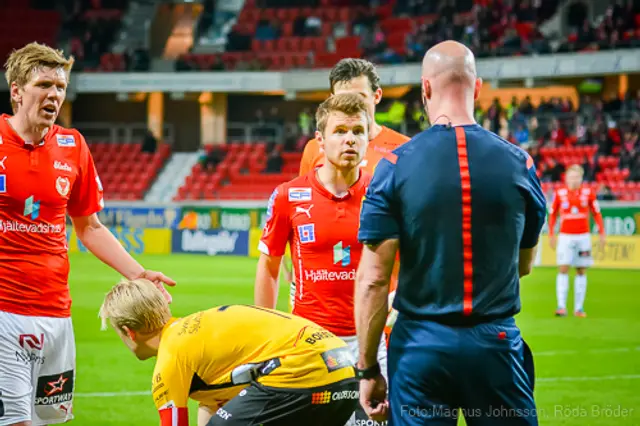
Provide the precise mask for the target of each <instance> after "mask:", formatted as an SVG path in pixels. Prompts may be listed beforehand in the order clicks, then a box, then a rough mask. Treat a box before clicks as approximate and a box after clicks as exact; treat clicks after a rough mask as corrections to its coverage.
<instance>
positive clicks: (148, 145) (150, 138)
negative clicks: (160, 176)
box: [141, 130, 158, 154]
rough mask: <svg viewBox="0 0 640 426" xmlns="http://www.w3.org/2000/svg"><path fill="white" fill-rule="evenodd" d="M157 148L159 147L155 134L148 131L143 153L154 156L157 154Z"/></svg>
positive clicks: (142, 149) (145, 136)
mask: <svg viewBox="0 0 640 426" xmlns="http://www.w3.org/2000/svg"><path fill="white" fill-rule="evenodd" d="M157 147H158V140H157V139H156V137H155V136H154V135H153V132H151V130H147V132H146V133H145V135H144V139H142V147H141V151H142V152H148V153H151V154H154V153H155V152H156V148H157Z"/></svg>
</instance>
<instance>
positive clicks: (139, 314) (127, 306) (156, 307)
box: [99, 278, 171, 332]
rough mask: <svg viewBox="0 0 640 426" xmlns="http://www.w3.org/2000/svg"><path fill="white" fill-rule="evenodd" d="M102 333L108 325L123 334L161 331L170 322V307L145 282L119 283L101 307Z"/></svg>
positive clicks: (126, 281) (158, 292)
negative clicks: (124, 328)
mask: <svg viewBox="0 0 640 426" xmlns="http://www.w3.org/2000/svg"><path fill="white" fill-rule="evenodd" d="M99 315H100V319H101V320H102V329H103V330H105V329H106V328H107V320H109V321H110V322H111V325H112V326H113V327H114V328H116V329H118V330H121V331H122V330H123V327H127V328H128V329H130V330H133V331H142V332H151V331H156V330H159V329H161V328H162V327H163V326H164V325H165V324H166V323H167V321H169V319H170V318H171V312H170V311H169V303H168V302H167V301H166V300H165V298H164V295H163V294H162V292H161V291H160V290H159V289H158V288H157V287H156V286H155V284H153V283H152V282H151V281H149V280H146V279H142V278H140V279H136V280H122V281H120V283H118V284H117V285H115V286H114V287H113V288H112V289H111V290H110V291H109V293H107V295H106V296H105V298H104V303H103V304H102V306H101V307H100V314H99Z"/></svg>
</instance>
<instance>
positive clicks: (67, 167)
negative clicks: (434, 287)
mask: <svg viewBox="0 0 640 426" xmlns="http://www.w3.org/2000/svg"><path fill="white" fill-rule="evenodd" d="M53 168H54V169H56V170H62V171H63V172H72V171H73V169H72V168H71V166H70V165H68V164H67V163H63V162H61V161H57V160H56V161H54V162H53Z"/></svg>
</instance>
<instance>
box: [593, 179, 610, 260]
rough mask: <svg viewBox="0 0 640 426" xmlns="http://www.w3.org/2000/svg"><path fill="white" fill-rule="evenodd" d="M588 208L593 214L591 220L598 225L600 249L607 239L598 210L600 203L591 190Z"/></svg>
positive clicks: (600, 213)
mask: <svg viewBox="0 0 640 426" xmlns="http://www.w3.org/2000/svg"><path fill="white" fill-rule="evenodd" d="M589 209H590V210H591V214H592V215H593V220H594V221H595V222H596V225H598V233H599V234H600V250H602V249H604V244H605V242H606V239H607V235H606V230H605V229H604V220H602V212H601V211H600V203H598V199H597V198H596V194H595V193H594V192H593V191H591V193H590V194H589Z"/></svg>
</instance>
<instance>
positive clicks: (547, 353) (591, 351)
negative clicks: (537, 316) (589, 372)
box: [533, 346, 640, 357]
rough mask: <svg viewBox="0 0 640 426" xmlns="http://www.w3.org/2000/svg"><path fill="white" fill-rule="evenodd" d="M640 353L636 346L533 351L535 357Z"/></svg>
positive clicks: (638, 347)
mask: <svg viewBox="0 0 640 426" xmlns="http://www.w3.org/2000/svg"><path fill="white" fill-rule="evenodd" d="M636 351H640V346H636V347H635V348H602V349H584V350H577V349H568V350H559V351H540V352H536V351H533V356H534V357H537V356H557V355H578V354H580V355H583V354H610V353H615V352H622V353H624V352H636Z"/></svg>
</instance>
